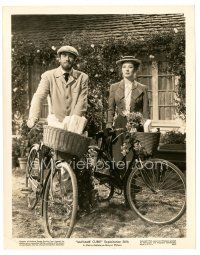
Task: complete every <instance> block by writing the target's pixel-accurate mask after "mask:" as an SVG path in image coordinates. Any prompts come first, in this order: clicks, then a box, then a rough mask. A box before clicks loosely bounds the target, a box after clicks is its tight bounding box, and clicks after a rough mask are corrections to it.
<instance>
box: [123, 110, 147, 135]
mask: <svg viewBox="0 0 200 255" xmlns="http://www.w3.org/2000/svg"><path fill="white" fill-rule="evenodd" d="M127 121H128V122H127V125H126V128H127V130H128V131H129V132H130V133H134V132H137V131H138V129H139V128H140V127H141V126H142V123H143V122H144V120H143V115H142V114H141V113H140V112H130V113H128V114H127Z"/></svg>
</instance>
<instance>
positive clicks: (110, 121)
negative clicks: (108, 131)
mask: <svg viewBox="0 0 200 255" xmlns="http://www.w3.org/2000/svg"><path fill="white" fill-rule="evenodd" d="M115 107H116V104H115V93H114V88H113V85H111V86H110V93H109V98H108V117H107V124H106V127H107V128H111V127H112V125H113V118H114V114H115Z"/></svg>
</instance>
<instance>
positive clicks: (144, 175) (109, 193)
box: [89, 129, 186, 225]
mask: <svg viewBox="0 0 200 255" xmlns="http://www.w3.org/2000/svg"><path fill="white" fill-rule="evenodd" d="M117 132H119V134H116V133H117ZM127 134H128V135H129V136H130V133H129V132H127V130H124V129H116V130H113V131H111V132H110V135H109V136H108V137H105V135H104V132H99V133H97V134H96V137H95V138H96V142H97V144H98V146H96V145H92V146H90V148H89V157H90V158H91V162H92V165H93V171H94V177H95V178H96V179H97V180H98V181H99V184H100V186H101V189H100V190H101V192H100V193H99V196H100V199H99V200H100V201H109V200H110V199H111V198H112V197H113V195H114V194H118V195H120V194H122V193H124V197H125V201H126V203H127V204H128V205H129V206H130V208H131V209H132V210H133V211H134V212H135V213H136V214H137V215H138V216H139V217H140V218H141V219H143V220H144V221H146V222H148V223H153V224H158V225H165V224H170V223H173V222H175V221H177V220H178V219H180V218H181V216H182V215H183V214H184V213H185V210H186V199H185V196H186V182H185V177H184V175H183V173H182V172H181V170H180V169H179V168H178V167H176V166H175V165H174V164H172V163H171V162H169V161H166V160H163V159H157V158H151V157H149V156H148V155H145V151H144V148H143V147H142V146H141V141H139V140H137V139H135V138H134V137H133V140H132V144H131V146H130V147H129V148H128V152H130V151H131V150H132V153H133V158H132V161H131V162H130V165H129V166H128V167H127V166H126V164H124V165H125V167H124V169H123V171H121V170H119V168H118V167H116V164H115V162H114V163H113V156H112V144H113V143H114V142H115V140H116V139H117V138H118V137H120V136H122V135H123V136H126V135H127ZM135 134H137V133H133V134H132V136H134V135H135ZM146 134H147V133H146ZM140 135H142V133H141V134H140ZM142 157H143V158H142ZM122 161H124V162H125V161H126V156H124V157H123V159H122ZM99 163H100V164H99ZM99 165H100V166H101V169H100V170H101V171H99V167H98V166H99ZM105 168H106V171H107V172H106V173H105V171H104V170H105ZM102 170H103V171H102ZM102 187H104V188H102Z"/></svg>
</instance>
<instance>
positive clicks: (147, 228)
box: [12, 168, 186, 238]
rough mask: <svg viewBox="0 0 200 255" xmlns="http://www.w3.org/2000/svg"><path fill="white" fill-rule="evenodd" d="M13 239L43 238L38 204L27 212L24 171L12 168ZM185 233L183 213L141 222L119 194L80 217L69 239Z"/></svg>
mask: <svg viewBox="0 0 200 255" xmlns="http://www.w3.org/2000/svg"><path fill="white" fill-rule="evenodd" d="M12 181H13V200H12V205H13V207H12V208H13V222H12V227H13V229H12V233H13V238H27V237H28V238H45V235H44V228H43V221H42V218H41V213H40V207H39V206H38V207H37V208H36V209H35V210H33V211H31V210H29V209H28V208H27V202H26V197H25V195H24V194H22V192H21V189H22V188H23V187H24V186H25V184H24V183H25V177H24V173H23V172H21V171H20V169H18V168H16V169H14V171H13V180H12ZM185 236H186V216H185V215H183V216H182V217H181V219H180V220H178V221H177V222H176V223H173V224H171V225H167V226H161V227H160V226H157V225H150V224H147V223H145V222H144V221H143V220H141V219H140V218H138V217H137V216H136V215H135V214H133V212H132V211H131V210H128V209H126V208H125V206H124V205H123V197H119V196H118V197H116V198H113V199H112V200H111V201H110V202H109V203H102V204H100V205H99V206H98V207H97V208H96V210H95V211H94V212H92V213H91V214H88V215H84V216H83V217H81V218H80V219H79V220H78V221H77V223H76V225H75V228H74V231H73V234H72V236H71V237H72V238H87V237H90V238H113V237H115V238H147V237H159V238H162V237H163V238H165V237H166V238H180V237H185Z"/></svg>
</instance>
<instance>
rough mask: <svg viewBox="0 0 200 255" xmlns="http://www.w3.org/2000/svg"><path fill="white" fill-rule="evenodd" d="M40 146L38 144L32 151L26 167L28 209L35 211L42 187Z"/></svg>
mask: <svg viewBox="0 0 200 255" xmlns="http://www.w3.org/2000/svg"><path fill="white" fill-rule="evenodd" d="M38 150H39V145H38V144H36V145H34V146H33V147H32V149H31V150H30V153H29V156H28V161H27V166H26V189H27V201H28V208H30V209H31V210H33V209H34V208H35V206H36V204H37V202H38V199H39V192H38V189H39V185H40V164H39V152H38Z"/></svg>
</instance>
